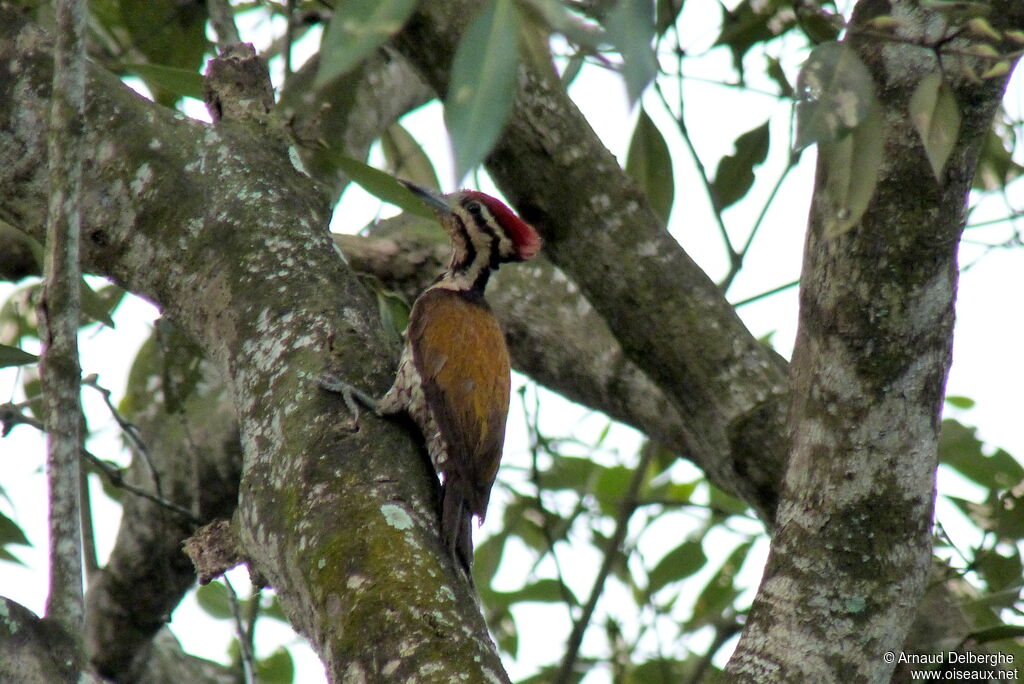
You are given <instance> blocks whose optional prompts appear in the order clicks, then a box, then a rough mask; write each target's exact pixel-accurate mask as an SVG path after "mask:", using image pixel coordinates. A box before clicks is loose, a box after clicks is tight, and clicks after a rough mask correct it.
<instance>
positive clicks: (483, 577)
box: [473, 533, 508, 587]
mask: <svg viewBox="0 0 1024 684" xmlns="http://www.w3.org/2000/svg"><path fill="white" fill-rule="evenodd" d="M507 540H508V535H507V534H504V533H502V534H496V535H494V536H493V537H488V538H487V539H485V540H484V542H483V543H482V544H479V545H477V547H476V548H475V549H474V551H473V579H474V580H476V583H477V586H484V587H489V586H490V584H491V580H492V579H494V574H495V573H496V572H498V566H499V565H501V557H502V556H503V555H504V553H505V542H506V541H507Z"/></svg>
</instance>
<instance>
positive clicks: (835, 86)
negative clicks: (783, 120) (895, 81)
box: [794, 42, 875, 150]
mask: <svg viewBox="0 0 1024 684" xmlns="http://www.w3.org/2000/svg"><path fill="white" fill-rule="evenodd" d="M796 90H797V97H798V98H799V100H798V101H797V105H796V142H795V145H794V147H795V149H796V150H802V149H803V148H805V147H807V146H808V145H810V144H812V143H816V142H818V143H820V142H835V141H837V140H839V139H840V138H842V137H844V136H845V135H846V134H847V133H848V132H849V131H851V130H853V129H854V128H855V127H857V126H858V125H859V124H860V123H861V122H862V121H864V120H865V119H867V117H868V114H869V113H870V112H871V110H872V109H873V108H874V106H873V105H874V101H875V85H874V82H873V81H872V80H871V74H870V72H868V69H867V67H865V66H864V63H863V62H861V61H860V57H858V56H857V53H856V52H854V50H853V49H852V48H850V47H848V46H846V45H844V44H842V43H836V42H830V43H822V44H821V45H819V46H818V47H816V48H814V50H813V51H812V52H811V54H810V56H809V57H808V58H807V62H806V63H805V64H804V66H803V68H802V69H801V70H800V75H799V76H798V77H797V81H796Z"/></svg>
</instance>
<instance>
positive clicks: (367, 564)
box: [0, 9, 507, 681]
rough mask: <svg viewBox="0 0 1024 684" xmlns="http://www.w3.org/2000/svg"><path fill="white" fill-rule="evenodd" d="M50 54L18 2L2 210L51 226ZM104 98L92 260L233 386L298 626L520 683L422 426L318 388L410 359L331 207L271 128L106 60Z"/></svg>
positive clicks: (248, 514) (376, 650)
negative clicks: (488, 620) (456, 537)
mask: <svg viewBox="0 0 1024 684" xmlns="http://www.w3.org/2000/svg"><path fill="white" fill-rule="evenodd" d="M48 52H49V47H48V45H47V43H46V41H45V39H44V38H43V36H42V35H41V34H40V32H39V31H37V30H35V29H33V28H31V27H29V26H26V25H25V24H24V23H23V22H22V20H21V18H20V17H19V15H18V13H17V12H15V11H13V10H10V9H0V57H2V58H3V59H2V61H0V70H2V73H0V82H2V83H4V84H5V88H6V89H8V90H9V91H10V92H13V93H15V95H16V96H15V97H13V98H4V99H3V100H2V101H0V152H3V153H4V155H5V157H6V156H7V155H9V154H10V153H11V148H12V147H14V148H17V149H18V150H19V152H20V155H17V156H16V157H15V158H16V159H17V160H18V161H17V162H16V163H15V164H13V168H12V167H6V168H4V169H3V170H0V190H2V192H0V197H2V198H3V199H2V200H0V202H2V207H0V215H2V216H3V218H4V220H7V221H8V222H9V223H12V224H13V225H15V226H17V227H19V228H21V229H23V230H25V231H26V232H28V233H29V234H32V235H35V236H37V237H38V236H41V226H42V220H41V218H42V217H41V212H40V209H39V206H40V203H42V205H43V206H45V201H43V198H44V197H45V186H46V182H45V174H41V173H40V171H39V169H40V164H42V167H43V168H45V136H46V135H47V132H48V127H47V125H46V119H45V117H44V116H43V113H44V112H45V110H46V107H47V105H48V98H49V95H50V91H49V86H48V83H49V74H50V73H51V72H50V69H49V62H48V59H47V55H48ZM86 92H87V116H86V121H87V126H86V131H85V147H86V149H87V150H89V153H90V154H89V158H90V159H91V165H90V168H89V173H88V174H87V176H86V178H87V181H86V183H85V184H84V186H83V194H84V202H83V209H84V214H83V227H82V231H83V234H82V237H83V247H84V250H83V258H84V263H85V264H87V265H88V267H90V268H91V269H94V271H95V272H98V273H102V274H105V275H107V276H109V277H112V278H113V279H115V280H116V281H118V282H120V283H122V284H123V285H125V286H127V287H128V289H130V290H131V291H133V292H136V293H139V294H142V295H143V296H145V297H147V298H149V299H151V300H152V301H154V302H157V303H158V304H159V305H160V306H161V307H162V308H163V309H164V312H165V314H166V315H168V316H169V317H170V318H171V319H172V320H174V321H175V322H177V323H178V324H179V325H181V326H182V328H183V329H184V330H185V331H186V332H187V333H188V334H189V336H190V337H192V338H193V339H194V340H196V341H197V342H198V343H199V344H200V346H201V347H202V348H203V349H204V351H205V352H206V353H207V354H208V357H209V358H210V359H211V360H212V361H213V362H214V363H216V364H217V365H218V367H219V368H220V369H222V371H223V372H224V374H225V376H226V377H227V378H228V386H229V387H230V389H231V393H232V397H233V404H234V406H235V409H236V412H237V416H238V420H239V430H240V434H241V443H242V445H243V453H244V455H245V456H244V462H245V465H244V469H243V475H242V486H241V496H240V503H239V509H238V513H237V517H236V519H237V523H238V529H240V531H241V536H242V538H241V542H242V544H243V545H244V548H245V550H246V553H247V554H248V555H249V556H250V559H251V562H252V565H253V566H254V567H255V568H256V570H257V571H258V572H259V573H260V574H262V575H263V576H264V577H265V578H266V579H267V580H268V581H269V582H270V583H271V584H272V585H273V586H275V588H277V590H278V591H279V594H280V596H281V600H282V604H283V605H284V606H285V609H286V610H287V612H288V613H289V617H290V618H291V620H292V622H293V625H294V626H295V627H296V628H297V629H298V630H299V631H300V632H302V633H304V634H305V635H306V636H308V637H309V638H310V640H311V642H312V644H313V646H314V648H316V649H317V650H318V651H319V652H320V654H321V656H322V657H323V659H324V662H325V664H326V667H327V669H328V671H329V673H330V675H331V676H332V677H333V678H335V679H337V680H341V679H345V678H349V679H352V678H356V679H359V678H363V677H367V678H372V677H376V676H379V674H380V673H381V672H385V671H386V672H388V673H389V674H390V676H392V677H394V678H396V679H400V680H408V679H412V678H416V677H419V676H421V675H422V674H423V673H424V672H427V671H433V670H432V668H436V667H437V666H438V663H439V662H442V663H447V664H448V665H447V666H448V667H450V668H451V670H452V671H453V672H460V673H472V672H476V673H479V676H480V678H481V679H492V680H497V681H503V680H506V679H507V677H506V676H505V674H504V671H503V670H502V668H501V664H500V661H499V660H498V657H497V654H496V653H495V651H494V646H493V644H492V643H491V641H490V638H489V637H488V635H487V630H486V627H485V625H484V623H483V619H482V616H481V615H480V613H479V610H478V608H477V606H476V603H475V601H474V599H473V597H472V592H471V589H470V588H469V587H468V586H466V585H465V583H464V581H463V580H462V579H461V578H460V577H459V575H458V574H457V572H456V569H455V568H454V567H452V566H451V564H450V563H449V562H448V561H447V560H446V555H445V554H444V552H443V549H442V547H441V544H440V541H439V539H438V537H437V508H436V502H435V498H434V497H435V495H436V492H435V490H434V486H435V485H433V484H432V483H433V482H434V476H433V475H432V474H431V473H430V470H429V466H428V464H426V463H425V462H424V461H423V459H422V456H421V454H420V452H419V449H418V447H417V445H416V444H415V442H414V441H413V439H412V438H411V435H410V434H409V433H408V432H407V431H405V430H403V429H402V427H400V426H399V425H396V424H395V423H394V422H385V421H381V420H377V419H375V418H373V417H371V416H364V418H363V420H362V421H361V423H362V429H361V431H359V432H358V433H352V432H350V431H347V430H346V429H345V427H344V425H345V423H346V422H347V421H346V417H345V416H344V415H341V414H343V413H344V411H345V409H344V407H343V404H342V403H341V402H340V401H338V400H337V398H336V397H334V396H332V395H329V394H326V393H324V392H322V391H321V390H320V389H319V387H318V385H317V383H316V377H317V376H318V374H319V373H320V372H321V371H322V370H323V368H324V367H325V365H330V366H331V367H332V370H334V371H335V372H339V373H340V374H342V375H345V376H347V377H349V378H350V379H352V380H353V382H356V383H358V384H360V385H362V386H364V387H366V388H367V389H370V390H371V391H382V390H383V389H384V387H386V385H387V383H388V382H389V380H390V374H391V373H393V369H394V366H393V363H394V360H393V354H392V351H393V350H392V349H391V347H390V345H389V344H388V342H387V341H386V338H385V337H384V334H383V331H382V330H381V328H380V324H379V322H378V318H377V314H376V310H375V307H374V306H372V302H371V301H370V299H369V297H368V296H367V294H366V292H365V290H364V289H363V288H362V286H361V285H360V284H359V282H358V281H357V280H356V278H355V277H354V276H353V274H352V273H351V271H349V270H348V269H347V268H346V267H345V266H344V264H343V262H342V261H341V260H340V259H339V258H338V256H337V254H336V253H335V251H334V249H333V248H332V246H331V243H330V238H329V236H328V234H327V231H326V225H327V217H328V210H327V204H326V202H325V201H324V198H323V197H322V196H320V195H318V194H317V192H316V189H315V188H314V187H313V184H312V183H311V182H310V180H309V178H307V177H305V176H303V175H302V174H300V173H299V172H297V171H296V170H295V169H294V168H293V166H292V165H291V162H290V161H289V159H288V156H287V154H286V151H285V150H284V149H282V148H280V147H277V146H275V145H274V144H272V143H271V144H268V138H267V136H265V135H262V134H261V132H260V131H259V130H254V129H251V128H248V127H245V126H239V125H233V124H232V123H231V122H223V123H222V124H220V125H219V126H217V127H216V128H212V127H209V126H205V125H203V124H200V123H197V122H194V121H189V120H187V119H185V118H184V117H181V116H180V115H178V114H175V113H172V112H169V111H167V110H164V109H161V108H159V107H158V106H156V105H153V104H151V103H148V102H146V101H144V100H142V99H140V98H138V97H137V96H136V95H134V94H132V93H131V92H130V91H129V90H128V89H127V88H125V87H124V86H123V85H122V84H120V83H119V82H118V81H117V79H115V78H114V77H113V76H110V75H108V74H105V73H103V72H101V71H99V70H95V69H91V70H90V72H89V74H88V82H87V89H86ZM13 102H16V103H17V104H16V105H14V104H13ZM115 132H116V133H115ZM15 188H16V189H17V192H15V193H10V192H8V191H9V190H12V189H15ZM361 374H362V377H360V375H361ZM341 520H344V521H345V524H344V525H342V524H339V521H341ZM423 668H427V670H424V669H423Z"/></svg>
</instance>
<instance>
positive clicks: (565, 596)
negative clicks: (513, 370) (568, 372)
mask: <svg viewBox="0 0 1024 684" xmlns="http://www.w3.org/2000/svg"><path fill="white" fill-rule="evenodd" d="M520 396H521V398H522V404H523V415H524V416H525V419H526V431H527V434H528V436H529V439H530V454H531V468H530V480H531V482H532V483H533V486H534V488H535V489H536V496H535V498H534V502H535V504H536V506H537V509H538V510H539V511H540V512H541V516H542V518H543V520H544V523H543V525H541V533H542V534H543V535H544V542H545V543H546V544H547V547H548V553H550V554H551V559H552V560H553V561H554V563H555V575H556V579H557V581H558V593H559V594H560V595H561V597H562V601H564V602H565V605H566V608H567V609H568V610H569V615H570V617H571V616H572V609H573V606H575V605H576V600H575V596H573V593H572V591H571V590H570V589H569V587H568V585H567V584H566V583H565V575H564V573H563V572H562V564H561V562H560V561H559V559H558V554H557V553H555V538H554V535H553V534H552V533H551V526H550V523H549V520H550V519H551V516H550V515H549V514H548V510H547V508H545V506H544V502H543V501H542V500H541V491H542V487H541V483H540V468H539V467H538V466H537V457H538V456H539V452H540V445H541V441H542V437H541V434H540V425H539V419H540V397H539V395H537V393H536V390H534V407H533V414H532V415H533V416H534V419H533V421H531V420H530V415H531V413H530V411H528V410H527V407H526V393H525V391H524V392H521V393H520ZM570 519H571V518H570ZM542 558H543V556H542V557H541V558H538V559H537V561H536V562H535V563H534V564H533V568H531V573H532V572H533V570H535V569H536V567H537V565H538V564H539V563H540V561H541V559H542Z"/></svg>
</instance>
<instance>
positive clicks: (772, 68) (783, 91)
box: [766, 57, 796, 98]
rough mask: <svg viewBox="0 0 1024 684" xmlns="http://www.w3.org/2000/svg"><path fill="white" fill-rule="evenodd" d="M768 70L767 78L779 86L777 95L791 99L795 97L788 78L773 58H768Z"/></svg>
mask: <svg viewBox="0 0 1024 684" xmlns="http://www.w3.org/2000/svg"><path fill="white" fill-rule="evenodd" d="M767 62H768V68H767V70H766V72H767V74H768V77H769V78H770V79H772V80H773V81H775V84H776V85H778V86H779V95H781V96H782V97H787V98H792V97H794V96H795V95H796V92H795V91H794V90H793V86H792V85H791V84H790V82H789V78H787V77H786V72H785V70H783V68H782V63H781V62H780V61H779V60H778V59H776V58H775V57H768V58H767Z"/></svg>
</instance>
